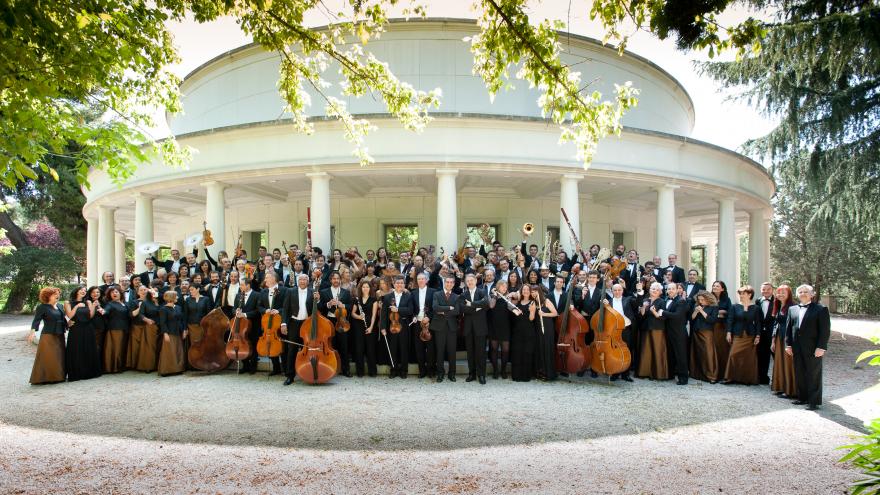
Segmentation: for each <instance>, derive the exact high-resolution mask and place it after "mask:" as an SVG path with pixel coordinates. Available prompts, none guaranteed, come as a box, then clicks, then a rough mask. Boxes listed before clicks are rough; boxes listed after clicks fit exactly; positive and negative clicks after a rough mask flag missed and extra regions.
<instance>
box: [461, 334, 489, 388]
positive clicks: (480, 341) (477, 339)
mask: <svg viewBox="0 0 880 495" xmlns="http://www.w3.org/2000/svg"><path fill="white" fill-rule="evenodd" d="M464 346H465V350H467V358H468V375H469V376H482V377H485V376H486V336H485V335H477V332H474V331H471V332H469V333H466V334H465V336H464Z"/></svg>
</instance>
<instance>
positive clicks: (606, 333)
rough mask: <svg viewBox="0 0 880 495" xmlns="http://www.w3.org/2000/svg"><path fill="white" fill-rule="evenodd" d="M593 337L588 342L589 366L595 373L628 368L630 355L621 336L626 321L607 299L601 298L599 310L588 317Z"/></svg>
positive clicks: (602, 286)
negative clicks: (589, 342)
mask: <svg viewBox="0 0 880 495" xmlns="http://www.w3.org/2000/svg"><path fill="white" fill-rule="evenodd" d="M599 293H600V294H603V295H604V294H605V279H602V285H601V288H600V292H599ZM590 326H591V327H592V328H593V334H594V336H595V337H594V339H593V342H592V343H591V344H590V351H591V352H592V354H593V362H592V364H591V367H592V368H593V371H595V372H596V373H602V374H604V375H616V374H618V373H623V372H624V371H626V370H628V369H629V365H630V362H631V360H632V356H631V355H630V351H629V347H627V346H626V343H625V342H624V341H623V338H621V334H622V332H623V329H624V327H626V321H625V320H624V319H623V315H622V314H620V313H618V312H617V311H615V310H614V308H612V307H611V305H610V304H609V303H608V300H607V299H605V298H604V297H603V298H602V304H601V305H600V306H599V311H596V312H595V313H593V317H592V318H591V319H590Z"/></svg>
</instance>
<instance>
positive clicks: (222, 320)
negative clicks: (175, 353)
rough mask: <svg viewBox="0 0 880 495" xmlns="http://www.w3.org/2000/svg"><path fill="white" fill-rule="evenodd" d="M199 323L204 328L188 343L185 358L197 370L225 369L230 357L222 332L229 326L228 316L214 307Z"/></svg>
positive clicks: (210, 371)
mask: <svg viewBox="0 0 880 495" xmlns="http://www.w3.org/2000/svg"><path fill="white" fill-rule="evenodd" d="M199 325H201V326H202V328H203V329H204V330H205V333H204V335H202V338H201V339H199V340H194V341H192V343H191V344H190V347H189V352H187V358H188V359H189V363H190V364H191V365H192V366H193V368H196V369H198V370H202V371H207V372H208V373H213V372H215V371H218V370H222V369H226V367H227V366H229V361H230V358H229V356H228V355H227V354H226V342H225V341H224V339H223V334H225V333H226V329H227V328H228V327H229V318H227V317H226V315H225V314H223V311H222V310H221V309H220V308H214V309H212V310H211V312H210V313H208V314H207V315H205V316H204V317H203V318H202V321H200V322H199Z"/></svg>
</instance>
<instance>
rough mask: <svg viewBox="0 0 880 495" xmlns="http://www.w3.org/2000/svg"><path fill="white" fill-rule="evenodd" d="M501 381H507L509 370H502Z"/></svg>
mask: <svg viewBox="0 0 880 495" xmlns="http://www.w3.org/2000/svg"><path fill="white" fill-rule="evenodd" d="M501 379H502V380H507V370H501Z"/></svg>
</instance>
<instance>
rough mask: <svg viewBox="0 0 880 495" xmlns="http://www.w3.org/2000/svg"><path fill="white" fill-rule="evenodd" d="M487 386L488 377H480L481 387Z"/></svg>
mask: <svg viewBox="0 0 880 495" xmlns="http://www.w3.org/2000/svg"><path fill="white" fill-rule="evenodd" d="M485 384H486V377H485V376H481V377H480V385H485Z"/></svg>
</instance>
